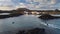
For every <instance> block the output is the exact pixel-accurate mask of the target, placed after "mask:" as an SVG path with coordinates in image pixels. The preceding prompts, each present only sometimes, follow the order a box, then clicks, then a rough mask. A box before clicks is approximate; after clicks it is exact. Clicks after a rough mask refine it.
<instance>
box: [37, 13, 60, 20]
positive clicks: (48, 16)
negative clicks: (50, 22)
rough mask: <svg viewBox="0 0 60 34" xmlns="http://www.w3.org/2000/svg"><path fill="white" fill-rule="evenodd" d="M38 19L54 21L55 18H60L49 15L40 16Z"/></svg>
mask: <svg viewBox="0 0 60 34" xmlns="http://www.w3.org/2000/svg"><path fill="white" fill-rule="evenodd" d="M38 18H40V19H56V18H60V17H58V16H52V15H50V14H42V15H41V16H39V17H38Z"/></svg>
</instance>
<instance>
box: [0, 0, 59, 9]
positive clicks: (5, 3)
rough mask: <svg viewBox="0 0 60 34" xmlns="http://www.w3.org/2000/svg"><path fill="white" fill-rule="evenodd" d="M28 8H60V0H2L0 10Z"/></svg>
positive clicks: (0, 0)
mask: <svg viewBox="0 0 60 34" xmlns="http://www.w3.org/2000/svg"><path fill="white" fill-rule="evenodd" d="M17 8H28V9H31V10H40V9H42V10H44V9H47V10H50V9H51V10H52V9H60V0H0V10H13V9H17Z"/></svg>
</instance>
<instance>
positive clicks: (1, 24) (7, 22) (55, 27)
mask: <svg viewBox="0 0 60 34" xmlns="http://www.w3.org/2000/svg"><path fill="white" fill-rule="evenodd" d="M13 22H14V24H12V23H13ZM47 24H48V25H47ZM36 27H38V28H45V29H46V32H47V34H60V19H53V20H47V21H46V23H45V20H41V19H39V18H37V17H36V16H33V15H29V16H27V15H22V16H19V17H12V18H6V19H0V32H1V34H2V33H3V32H4V33H3V34H5V33H6V32H8V31H9V32H11V31H12V32H14V33H15V32H17V31H18V30H27V29H32V28H36ZM12 32H11V33H12ZM11 33H10V34H11ZM7 34H8V33H7ZM12 34H13V33H12Z"/></svg>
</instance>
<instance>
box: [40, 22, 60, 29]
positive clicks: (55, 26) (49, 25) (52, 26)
mask: <svg viewBox="0 0 60 34" xmlns="http://www.w3.org/2000/svg"><path fill="white" fill-rule="evenodd" d="M41 24H43V25H45V26H47V27H51V28H57V29H60V27H59V26H57V25H54V24H48V23H44V22H41ZM47 24H48V25H47Z"/></svg>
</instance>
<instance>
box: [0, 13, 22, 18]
mask: <svg viewBox="0 0 60 34" xmlns="http://www.w3.org/2000/svg"><path fill="white" fill-rule="evenodd" d="M21 15H23V14H19V13H11V14H10V15H0V19H4V18H9V17H17V16H21Z"/></svg>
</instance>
